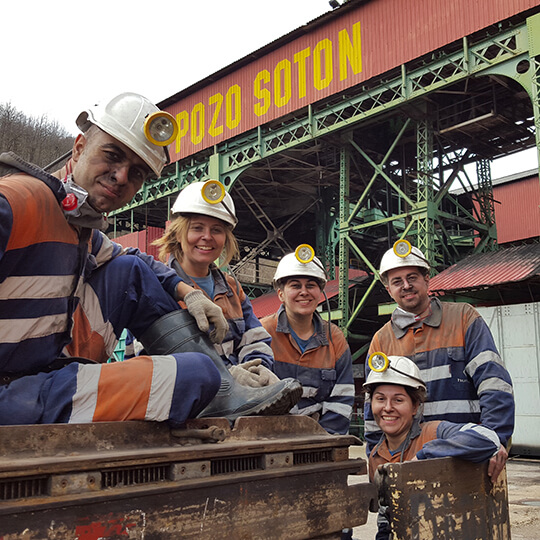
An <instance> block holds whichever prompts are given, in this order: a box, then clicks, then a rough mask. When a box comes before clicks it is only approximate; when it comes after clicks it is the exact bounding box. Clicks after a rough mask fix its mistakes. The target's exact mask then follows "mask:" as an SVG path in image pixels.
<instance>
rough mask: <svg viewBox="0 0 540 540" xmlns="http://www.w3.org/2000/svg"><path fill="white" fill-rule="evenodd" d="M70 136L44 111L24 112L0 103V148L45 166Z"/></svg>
mask: <svg viewBox="0 0 540 540" xmlns="http://www.w3.org/2000/svg"><path fill="white" fill-rule="evenodd" d="M73 140H74V138H73V136H72V135H70V134H69V133H68V132H67V131H66V130H65V129H64V128H63V127H61V126H60V125H59V124H58V122H56V121H51V120H49V119H48V118H47V116H46V115H42V116H39V117H33V116H26V115H25V114H24V113H22V112H21V111H19V110H17V109H16V108H15V107H14V106H13V105H12V104H11V103H4V104H2V103H0V152H8V151H12V152H15V153H16V154H18V155H19V156H20V157H22V158H23V159H25V160H27V161H30V162H31V163H35V164H36V165H39V166H40V167H45V166H46V165H48V164H49V163H51V162H52V161H54V160H55V159H57V158H59V157H60V156H62V155H63V154H65V153H66V152H68V151H69V150H70V149H71V147H72V146H73Z"/></svg>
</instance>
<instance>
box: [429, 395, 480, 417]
mask: <svg viewBox="0 0 540 540" xmlns="http://www.w3.org/2000/svg"><path fill="white" fill-rule="evenodd" d="M479 412H480V402H479V401H478V400H477V399H474V400H473V399H471V400H463V401H458V400H447V401H435V402H429V403H424V415H426V416H444V415H445V414H455V413H479Z"/></svg>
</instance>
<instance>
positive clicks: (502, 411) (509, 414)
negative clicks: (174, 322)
mask: <svg viewBox="0 0 540 540" xmlns="http://www.w3.org/2000/svg"><path fill="white" fill-rule="evenodd" d="M429 268H430V267H429V263H428V262H427V259H426V258H425V256H424V254H423V253H422V252H421V251H420V250H419V249H418V248H416V247H412V250H411V251H410V253H408V254H407V255H405V256H403V255H400V254H399V253H398V252H396V250H395V249H394V248H392V249H389V250H388V251H387V252H386V253H385V254H384V255H383V258H382V260H381V265H380V270H379V275H380V278H381V281H382V283H383V284H384V285H385V287H386V290H387V291H388V294H390V296H391V297H392V298H393V299H394V300H395V302H396V303H397V304H398V307H397V308H396V309H395V310H394V312H393V313H392V317H391V320H390V321H389V322H388V323H386V324H385V325H384V326H383V327H382V328H381V329H380V330H379V331H378V332H376V334H375V335H374V337H373V340H372V342H371V344H370V348H369V352H368V357H369V355H370V354H371V353H373V352H375V351H384V352H385V353H386V354H388V355H395V356H405V357H407V358H410V359H411V360H413V361H414V362H415V364H416V365H417V366H418V367H419V368H420V371H421V373H422V377H423V379H424V380H425V381H426V382H427V390H428V398H427V402H426V405H425V409H424V417H425V419H426V420H428V421H429V420H447V421H450V422H457V423H468V422H474V423H478V424H482V425H484V426H486V427H488V428H490V429H492V430H494V431H495V432H496V433H497V435H498V436H499V439H500V441H501V443H502V446H501V449H500V451H499V452H498V453H497V455H496V456H495V457H493V458H492V459H491V461H490V467H489V474H490V476H491V477H492V479H493V480H495V479H496V478H497V476H498V475H499V473H500V472H501V470H502V469H503V467H504V464H505V463H506V459H507V457H508V453H507V452H506V449H505V448H504V446H505V445H506V444H507V443H508V440H509V439H510V436H511V435H512V432H513V429H514V409H515V405H514V397H513V390H512V381H511V379H510V375H509V373H508V371H507V370H506V369H505V367H504V365H503V363H502V360H501V358H500V356H499V353H498V351H497V348H496V346H495V342H494V340H493V336H492V335H491V332H490V330H489V328H488V326H487V324H486V323H485V321H484V320H483V319H482V317H481V316H480V314H479V313H478V312H477V311H476V310H475V309H474V308H473V307H472V306H470V305H469V304H465V303H453V302H440V301H439V300H438V299H437V298H431V297H430V296H429V294H428V291H429ZM366 375H369V365H367V364H366ZM364 418H365V434H366V441H367V447H368V448H367V451H368V453H369V452H371V450H372V448H373V446H374V444H376V442H377V441H378V440H379V438H380V430H379V428H378V426H377V425H376V423H375V421H374V419H373V414H372V410H371V406H370V404H369V402H367V403H366V405H365V411H364Z"/></svg>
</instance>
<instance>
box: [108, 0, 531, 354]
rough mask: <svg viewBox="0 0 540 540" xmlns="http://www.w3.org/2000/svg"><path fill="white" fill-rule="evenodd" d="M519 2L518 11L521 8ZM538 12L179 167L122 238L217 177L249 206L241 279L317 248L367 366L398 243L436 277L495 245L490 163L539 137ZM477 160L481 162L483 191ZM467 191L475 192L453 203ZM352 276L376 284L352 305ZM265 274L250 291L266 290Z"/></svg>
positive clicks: (123, 215)
mask: <svg viewBox="0 0 540 540" xmlns="http://www.w3.org/2000/svg"><path fill="white" fill-rule="evenodd" d="M513 3H515V4H516V8H515V9H516V10H517V9H518V4H520V5H522V4H524V2H523V1H522V0H513ZM364 4H366V6H367V5H374V6H375V7H376V6H377V2H363V1H361V0H357V1H354V0H353V1H350V2H347V3H345V4H343V5H342V6H341V7H340V8H339V9H336V10H334V11H332V12H330V13H328V14H326V15H324V16H323V17H321V18H320V19H316V20H315V21H313V23H311V24H313V25H315V26H316V27H317V25H319V26H320V25H321V24H323V23H325V22H327V23H328V24H329V25H330V24H331V23H332V22H333V21H334V20H336V18H338V17H339V16H342V15H343V16H348V14H350V13H353V12H354V10H355V9H356V10H358V13H359V17H360V18H361V15H362V8H363V7H364ZM382 4H384V3H382ZM538 11H539V8H538V7H536V8H532V9H529V11H526V12H521V13H518V14H516V15H514V16H512V17H510V18H507V19H505V20H503V21H500V22H498V23H497V24H492V25H490V26H489V27H487V28H484V29H482V30H481V31H477V32H475V33H473V34H471V35H467V36H465V37H463V38H462V39H460V40H458V41H454V42H452V43H448V44H447V45H445V46H443V47H441V48H438V49H437V50H433V51H431V52H430V53H429V54H425V55H423V56H421V57H418V58H415V59H414V60H411V61H408V62H407V63H405V64H402V65H400V66H396V67H395V69H392V70H391V71H389V72H385V73H383V74H382V75H380V76H377V77H374V78H372V79H369V80H367V81H365V82H364V83H363V84H361V85H357V86H354V87H352V88H349V89H346V90H344V91H342V92H339V93H336V94H335V95H332V96H330V97H328V98H326V99H324V100H320V101H318V102H316V103H312V104H310V105H309V106H307V107H304V108H301V109H298V110H296V111H294V112H292V113H289V114H287V115H285V116H283V117H280V118H279V119H278V120H274V121H271V122H268V123H266V124H261V125H259V126H258V127H257V128H256V129H252V130H250V131H247V132H245V133H243V134H240V135H238V136H236V137H234V138H231V139H227V140H225V141H223V142H221V143H219V144H215V145H214V146H212V147H210V148H207V149H206V150H202V151H200V152H197V153H195V154H193V155H190V156H189V157H186V158H184V159H181V160H180V161H177V162H176V163H173V164H172V165H170V166H169V168H168V170H167V169H166V171H165V172H166V174H164V176H163V177H161V178H159V179H158V180H157V181H155V182H154V183H151V184H149V185H145V186H144V188H143V190H141V191H140V192H139V193H138V194H137V196H136V197H135V198H134V200H133V202H132V203H130V204H129V205H128V206H126V207H124V208H123V209H121V210H119V211H117V212H115V213H113V214H112V216H113V217H114V226H113V229H114V230H113V231H111V232H113V233H114V235H120V234H123V233H124V232H130V231H134V230H138V229H143V228H144V227H146V226H149V225H150V226H160V227H163V225H164V223H165V221H166V220H167V219H168V215H169V214H168V212H169V209H170V204H171V200H174V199H173V197H174V196H175V194H176V193H177V192H178V191H179V190H180V189H182V187H183V186H184V185H185V184H186V183H189V182H191V181H194V180H204V179H207V178H215V179H219V180H220V181H221V182H222V183H223V184H224V185H225V187H226V189H227V190H229V191H231V193H232V195H233V197H234V198H235V200H236V201H237V207H239V212H238V214H239V226H238V227H237V229H236V230H235V233H236V234H237V237H238V239H239V241H240V246H241V255H242V258H241V260H239V261H237V263H236V265H235V266H234V267H233V270H236V271H241V270H242V268H243V267H245V266H246V265H247V264H249V263H252V264H255V265H257V264H258V261H260V260H261V259H269V260H272V259H273V260H276V259H278V258H279V257H281V256H282V255H283V253H285V252H287V251H292V250H293V249H294V247H295V246H296V245H298V243H300V242H307V243H310V244H312V245H315V246H316V251H317V253H318V254H319V255H320V256H321V258H323V259H324V263H325V264H326V266H327V269H328V271H329V273H330V276H331V277H333V276H332V274H333V272H334V268H335V267H336V265H337V266H339V280H340V294H339V297H338V298H339V300H338V306H334V309H335V308H336V307H337V308H339V309H338V310H337V311H338V313H341V319H340V320H339V324H340V325H341V327H342V329H343V330H344V332H345V333H346V335H347V336H348V337H349V338H350V339H353V340H355V341H356V342H357V344H358V347H356V348H355V347H353V352H354V358H358V357H359V356H361V355H362V354H364V353H365V351H366V349H367V346H368V342H369V339H370V336H371V335H372V334H373V332H374V331H375V330H376V329H377V328H378V327H379V326H380V325H379V324H378V323H376V324H375V326H374V325H373V319H374V318H375V319H376V317H377V312H376V310H374V311H373V312H372V313H370V312H369V311H368V312H366V309H368V308H369V306H376V305H377V303H381V302H384V301H386V296H385V295H383V292H384V291H383V289H382V287H381V286H380V285H379V284H378V275H377V267H378V263H379V261H380V258H381V256H382V253H383V252H384V250H385V249H387V248H388V247H389V246H391V245H392V242H393V241H394V240H395V239H397V238H399V237H407V238H409V239H410V240H411V241H412V242H413V243H415V244H416V245H417V246H418V247H419V248H420V249H422V251H423V252H424V253H426V254H427V256H428V258H429V260H430V262H431V265H432V267H433V268H434V269H436V270H438V271H440V270H442V269H444V268H446V267H448V266H449V265H451V264H453V263H454V262H456V261H458V260H460V259H461V258H463V257H464V256H466V255H468V254H470V253H473V252H478V251H482V250H484V251H485V250H493V249H496V247H497V244H496V228H495V223H494V204H495V201H494V200H493V197H492V186H491V173H490V162H491V160H493V159H495V158H498V157H501V156H504V155H508V154H512V153H515V152H518V151H521V150H524V149H527V148H531V147H534V146H537V147H538V146H539V142H540V140H539V138H540V134H539V129H538V127H539V126H540V84H539V80H540V38H539V36H540V14H538V13H536V12H538ZM426 25H428V23H426ZM303 32H305V29H304V28H301V29H299V30H298V31H297V33H295V32H293V33H291V34H290V35H288V36H285V37H284V38H282V41H292V40H293V39H294V38H295V37H296V36H297V35H301V33H303ZM280 43H281V42H280V41H279V40H278V41H277V42H274V43H273V44H271V45H270V46H268V47H271V48H272V49H275V48H276V47H278V46H279V45H280ZM266 52H267V51H266V49H261V51H259V52H258V54H259V56H262V55H264V54H265V53H266ZM253 57H255V58H257V53H254V55H251V56H250V59H251V58H253ZM250 61H251V60H250ZM217 75H219V73H218V74H217ZM216 78H218V77H216ZM204 84H205V83H204V81H202V82H201V83H200V85H201V86H202V85H204ZM188 90H189V92H191V93H193V92H196V90H197V86H195V87H194V88H191V89H188ZM176 99H178V97H177V96H176V97H175V96H173V97H171V98H169V99H168V100H165V101H164V102H163V103H161V104H160V106H161V107H165V108H166V107H167V106H168V105H169V104H170V103H173V102H174V101H175V100H176ZM468 164H476V171H477V178H478V184H477V185H475V184H474V181H473V179H471V178H470V176H469V174H467V172H466V170H465V169H464V167H465V165H468ZM456 186H458V187H461V188H463V189H462V190H461V191H464V193H461V194H460V195H454V194H452V191H451V188H452V187H456ZM349 267H358V268H361V269H364V270H366V271H367V272H368V273H369V274H370V275H371V276H372V278H371V280H366V281H365V283H366V285H365V287H364V289H363V290H362V291H361V294H360V295H359V296H358V297H355V298H353V299H350V298H349V294H348V292H347V291H348V275H347V269H348V268H349ZM254 275H255V278H254V279H251V280H250V283H248V292H251V293H255V294H256V289H257V285H258V283H257V273H256V272H255V273H254ZM243 281H244V282H245V281H246V280H243ZM261 288H263V289H264V287H261ZM377 295H379V296H377ZM361 313H362V314H363V316H362V318H361V317H360V314H361ZM355 349H356V350H355Z"/></svg>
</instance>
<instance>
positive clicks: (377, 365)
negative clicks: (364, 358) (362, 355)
mask: <svg viewBox="0 0 540 540" xmlns="http://www.w3.org/2000/svg"><path fill="white" fill-rule="evenodd" d="M368 366H369V368H370V369H371V370H373V371H375V372H377V373H381V372H383V371H386V370H387V369H388V368H389V367H390V360H388V356H386V354H384V353H382V352H374V353H372V354H370V355H369V358H368Z"/></svg>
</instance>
